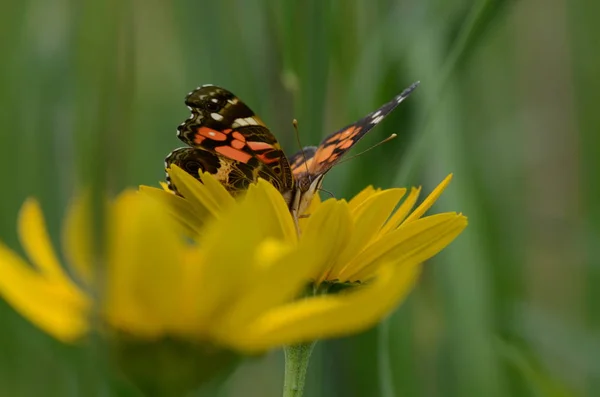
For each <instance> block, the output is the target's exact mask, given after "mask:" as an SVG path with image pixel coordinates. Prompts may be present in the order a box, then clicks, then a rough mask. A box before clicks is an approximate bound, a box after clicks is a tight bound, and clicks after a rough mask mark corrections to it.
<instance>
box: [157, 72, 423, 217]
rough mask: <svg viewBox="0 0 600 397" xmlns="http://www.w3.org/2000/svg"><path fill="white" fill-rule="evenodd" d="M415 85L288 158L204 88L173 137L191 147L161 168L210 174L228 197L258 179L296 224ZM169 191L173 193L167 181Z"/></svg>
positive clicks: (219, 93)
mask: <svg viewBox="0 0 600 397" xmlns="http://www.w3.org/2000/svg"><path fill="white" fill-rule="evenodd" d="M418 84H419V83H418V82H417V83H414V84H413V85H411V86H410V87H408V88H407V89H405V90H404V91H403V92H402V93H401V94H400V95H398V96H396V97H395V98H394V99H392V100H391V101H390V102H388V103H386V104H385V105H383V106H381V107H380V108H379V109H377V110H376V111H374V112H372V113H369V114H368V115H367V116H365V117H363V118H362V119H360V120H358V121H357V122H355V123H353V124H350V125H348V126H346V127H344V128H342V129H340V130H339V131H336V132H334V133H333V134H331V135H329V136H327V137H326V138H325V139H324V140H323V141H322V142H321V144H320V145H319V146H309V147H305V148H304V149H302V150H301V151H300V152H298V153H296V154H294V155H293V156H291V157H290V158H289V159H288V158H286V156H285V154H284V153H283V151H282V149H281V146H280V145H279V143H278V142H277V139H275V137H274V136H273V134H272V133H271V132H270V131H269V129H268V128H267V127H266V126H265V124H264V123H263V122H262V120H261V119H260V118H258V116H256V115H255V114H254V112H253V111H252V110H250V108H249V107H248V106H246V104H244V103H243V102H242V101H241V100H240V99H239V98H237V97H236V96H235V95H233V94H232V93H231V92H229V91H227V90H225V89H223V88H220V87H216V86H214V85H203V86H202V87H198V88H197V89H195V90H194V91H192V92H190V93H189V94H188V96H187V97H186V98H185V104H186V105H187V106H188V108H189V109H190V110H191V111H192V114H191V116H190V118H189V119H188V120H187V121H185V122H184V123H183V124H181V125H180V126H179V127H178V128H177V136H178V137H179V139H181V140H182V141H183V142H185V143H186V144H187V145H189V146H190V147H183V148H179V149H176V150H174V151H173V152H171V153H170V154H169V155H168V156H167V158H166V159H165V167H166V168H169V167H170V166H171V164H176V165H178V166H179V167H181V168H182V169H184V170H185V171H187V172H188V173H190V174H191V175H193V176H195V177H198V170H203V171H205V172H210V173H211V174H214V175H215V176H216V177H217V179H218V180H219V181H220V182H221V183H222V184H223V186H225V188H226V189H227V190H228V191H229V192H230V193H232V194H235V193H237V192H240V191H243V190H245V189H246V188H247V187H248V185H249V184H251V183H253V182H255V181H256V180H257V179H258V178H259V177H261V178H264V179H266V180H268V181H269V182H270V183H271V184H273V186H275V187H276V188H277V189H278V190H279V191H280V192H281V194H282V195H283V197H284V199H285V201H286V202H287V204H288V206H289V208H290V211H291V213H292V214H293V215H294V217H295V218H296V219H297V217H298V216H300V215H301V214H303V213H304V211H305V210H306V208H307V207H308V205H309V204H310V201H311V200H312V197H313V196H314V194H315V193H316V192H317V190H318V189H319V188H320V186H321V183H322V181H323V177H324V176H325V174H326V173H327V171H329V170H330V169H331V167H333V166H334V165H335V164H336V163H338V162H339V161H340V159H341V158H342V156H343V155H344V154H346V153H347V152H348V151H349V150H350V149H351V148H352V146H354V145H355V144H356V143H357V142H358V141H359V140H360V139H361V138H362V137H363V136H364V135H365V134H366V133H367V132H369V131H370V130H371V128H373V127H374V126H375V125H376V124H378V123H379V122H380V121H381V120H383V118H384V117H385V116H387V115H388V114H389V113H390V112H391V111H392V110H394V109H395V108H396V106H398V105H399V104H400V102H402V101H403V100H404V99H406V97H408V96H409V95H410V93H411V92H413V90H414V89H415V88H416V87H417V86H418ZM167 182H168V185H169V188H170V189H172V190H173V191H175V192H177V188H176V186H174V185H173V183H172V182H171V181H170V180H169V177H168V175H167Z"/></svg>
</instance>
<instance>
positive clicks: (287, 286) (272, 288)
mask: <svg viewBox="0 0 600 397" xmlns="http://www.w3.org/2000/svg"><path fill="white" fill-rule="evenodd" d="M303 249H304V250H307V249H310V248H309V247H307V246H305V247H304V248H301V247H298V248H293V247H292V246H291V245H290V244H284V243H282V242H278V241H275V240H267V241H265V242H264V243H262V244H261V246H260V247H259V249H258V250H257V252H256V255H257V261H260V262H262V263H263V264H264V266H263V267H261V269H260V270H261V272H260V273H257V274H256V277H255V282H254V283H252V284H250V288H248V290H247V291H246V292H245V293H244V294H243V295H238V296H239V299H237V301H236V302H235V303H234V304H232V305H231V306H230V307H229V308H228V309H227V310H226V313H225V315H226V316H225V317H224V318H223V322H222V323H220V324H219V326H218V327H215V328H216V330H217V331H218V333H219V335H220V336H219V338H220V339H235V338H237V337H239V332H240V330H241V329H243V328H244V327H245V325H246V324H248V323H249V322H251V321H253V320H254V319H255V318H256V317H258V316H259V315H261V314H262V313H264V312H265V311H267V310H269V309H271V308H273V307H275V306H278V305H281V304H284V303H286V302H289V301H290V300H292V299H294V298H297V297H298V296H299V294H300V293H301V292H303V291H304V289H305V288H306V287H307V285H308V280H309V278H310V277H311V276H313V275H314V274H315V273H316V272H318V271H319V270H321V268H322V265H321V264H320V263H319V261H315V260H310V258H311V256H313V255H314V254H315V253H314V252H312V250H311V251H302V250H303Z"/></svg>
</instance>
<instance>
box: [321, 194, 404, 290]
mask: <svg viewBox="0 0 600 397" xmlns="http://www.w3.org/2000/svg"><path fill="white" fill-rule="evenodd" d="M405 193H406V189H387V190H384V191H380V192H378V193H375V194H372V195H371V196H370V197H368V198H367V199H366V200H364V201H363V202H362V203H361V204H359V205H358V206H356V207H355V208H354V210H353V211H352V212H353V214H352V216H353V218H354V228H353V230H354V232H353V233H352V237H351V238H350V242H349V243H348V245H347V246H346V249H345V250H344V251H343V252H340V253H339V255H338V258H339V259H338V260H337V263H336V265H335V266H334V267H333V268H332V270H331V271H330V273H329V275H328V278H330V279H336V278H337V277H338V272H339V270H340V269H342V268H343V267H344V266H345V265H346V263H348V262H349V261H350V260H351V259H352V258H353V257H355V256H356V255H357V254H358V253H359V252H360V251H362V250H363V248H364V247H366V246H367V245H368V244H369V243H370V242H371V240H373V238H375V237H376V236H377V234H378V232H379V229H380V228H381V226H382V225H383V224H384V222H385V221H386V220H387V219H388V218H389V216H390V214H391V213H392V211H393V209H394V207H396V204H398V201H400V199H401V198H402V196H404V194H405Z"/></svg>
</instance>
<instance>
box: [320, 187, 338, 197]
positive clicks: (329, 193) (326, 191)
mask: <svg viewBox="0 0 600 397" xmlns="http://www.w3.org/2000/svg"><path fill="white" fill-rule="evenodd" d="M317 190H318V191H320V192H325V193H327V194H328V195H330V196H331V198H335V195H334V194H333V193H331V192H330V191H329V190H327V189H323V188H322V187H320V188H318V189H317Z"/></svg>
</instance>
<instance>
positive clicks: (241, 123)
mask: <svg viewBox="0 0 600 397" xmlns="http://www.w3.org/2000/svg"><path fill="white" fill-rule="evenodd" d="M233 122H234V123H237V124H239V125H240V126H247V125H248V121H246V119H235V120H234V121H233Z"/></svg>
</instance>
